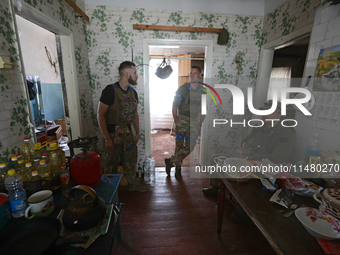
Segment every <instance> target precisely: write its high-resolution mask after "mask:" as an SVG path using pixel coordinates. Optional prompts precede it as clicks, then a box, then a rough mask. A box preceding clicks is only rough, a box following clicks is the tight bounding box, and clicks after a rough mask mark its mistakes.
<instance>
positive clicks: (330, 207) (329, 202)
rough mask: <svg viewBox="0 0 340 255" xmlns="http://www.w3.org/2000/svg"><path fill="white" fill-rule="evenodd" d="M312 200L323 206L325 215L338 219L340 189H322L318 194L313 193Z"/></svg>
mask: <svg viewBox="0 0 340 255" xmlns="http://www.w3.org/2000/svg"><path fill="white" fill-rule="evenodd" d="M313 198H314V199H315V200H316V201H317V202H319V203H320V204H321V205H322V206H323V208H324V211H325V212H326V213H328V214H330V215H332V216H333V217H335V218H337V219H340V189H335V188H327V189H323V190H322V191H321V192H320V194H318V193H315V194H314V195H313Z"/></svg>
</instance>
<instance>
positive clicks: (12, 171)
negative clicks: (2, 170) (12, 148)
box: [7, 169, 15, 175]
mask: <svg viewBox="0 0 340 255" xmlns="http://www.w3.org/2000/svg"><path fill="white" fill-rule="evenodd" d="M7 174H8V175H13V174H15V170H14V169H11V170H8V172H7Z"/></svg>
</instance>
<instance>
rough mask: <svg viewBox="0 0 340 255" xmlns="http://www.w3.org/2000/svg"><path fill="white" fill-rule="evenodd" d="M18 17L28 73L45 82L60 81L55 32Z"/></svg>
mask: <svg viewBox="0 0 340 255" xmlns="http://www.w3.org/2000/svg"><path fill="white" fill-rule="evenodd" d="M16 17H17V24H18V29H19V38H20V42H21V50H22V58H23V61H24V65H25V73H26V75H33V76H36V75H37V76H40V79H41V82H43V83H60V72H59V63H58V54H57V47H56V40H55V34H53V33H52V32H50V31H48V30H46V29H44V28H42V27H40V26H38V25H36V24H34V23H32V22H30V21H28V20H26V19H24V18H22V17H20V16H16ZM45 47H46V48H47V50H48V51H49V53H50V55H51V59H52V61H53V62H56V68H57V71H58V73H56V72H55V69H54V67H53V66H52V65H51V63H50V62H49V60H48V57H47V54H46V50H45Z"/></svg>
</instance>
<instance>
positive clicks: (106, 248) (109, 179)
mask: <svg viewBox="0 0 340 255" xmlns="http://www.w3.org/2000/svg"><path fill="white" fill-rule="evenodd" d="M121 178H122V174H109V175H106V174H103V175H102V177H101V182H100V184H99V185H98V186H97V187H95V188H94V190H95V191H96V192H97V194H98V196H100V197H101V198H102V199H103V200H104V201H105V203H106V204H107V205H109V204H115V205H114V208H113V212H112V216H111V221H110V227H109V230H108V232H107V233H106V234H105V235H103V236H100V237H98V239H97V240H96V241H95V242H94V243H93V244H91V245H90V247H89V248H87V249H86V250H84V249H82V248H72V247H67V248H65V250H64V254H65V255H71V254H72V255H73V254H93V255H110V254H111V249H112V246H113V244H114V241H115V237H117V242H118V243H120V242H121V239H122V238H121V230H120V220H119V216H120V209H121V204H120V203H119V197H118V186H119V182H120V180H121ZM54 200H55V204H56V205H58V207H60V206H61V207H64V206H65V205H67V204H68V201H67V200H66V198H65V197H64V196H62V195H61V194H60V195H57V196H55V199H54ZM55 212H59V210H55ZM116 234H117V235H116Z"/></svg>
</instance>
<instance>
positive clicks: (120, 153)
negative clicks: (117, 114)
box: [103, 126, 140, 185]
mask: <svg viewBox="0 0 340 255" xmlns="http://www.w3.org/2000/svg"><path fill="white" fill-rule="evenodd" d="M110 137H111V139H112V141H113V143H114V146H115V147H114V149H113V150H110V149H108V148H106V147H105V149H104V164H103V165H104V167H105V169H106V172H107V173H112V174H116V173H117V172H118V165H119V163H120V162H122V164H123V169H124V174H125V177H126V180H127V182H128V184H129V185H137V184H139V182H140V181H139V178H136V164H137V146H136V145H135V144H134V135H133V133H132V132H131V130H130V129H129V128H128V127H126V126H116V129H115V133H110Z"/></svg>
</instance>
